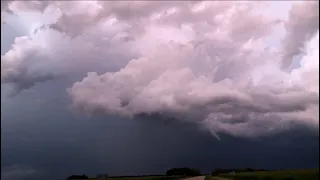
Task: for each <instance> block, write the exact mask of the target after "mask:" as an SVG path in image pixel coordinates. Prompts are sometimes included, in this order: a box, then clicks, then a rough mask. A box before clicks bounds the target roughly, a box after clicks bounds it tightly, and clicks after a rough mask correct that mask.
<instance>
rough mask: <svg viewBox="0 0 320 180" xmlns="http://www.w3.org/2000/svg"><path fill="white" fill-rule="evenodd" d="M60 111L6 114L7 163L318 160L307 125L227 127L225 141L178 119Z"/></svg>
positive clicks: (45, 167) (134, 168) (147, 165)
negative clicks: (247, 133) (22, 119)
mask: <svg viewBox="0 0 320 180" xmlns="http://www.w3.org/2000/svg"><path fill="white" fill-rule="evenodd" d="M39 118H41V116H40V117H39ZM56 118H58V119H59V120H56V122H55V123H46V124H45V123H44V122H42V123H41V122H40V124H39V123H38V124H32V123H29V124H28V126H27V127H26V126H24V127H20V128H17V127H16V126H15V127H13V126H12V125H10V123H6V121H4V122H3V121H2V124H1V125H2V128H3V129H6V130H5V131H3V132H2V135H3V136H2V137H3V138H2V153H1V158H2V161H1V168H2V169H3V168H5V167H9V166H12V165H21V166H24V167H25V166H26V167H32V168H34V169H36V171H37V172H39V173H40V174H38V175H37V174H35V175H34V176H30V177H26V178H25V180H29V179H30V180H31V179H32V180H37V179H38V178H39V179H41V178H43V177H44V176H50V177H57V179H58V178H65V177H66V176H68V175H70V174H79V173H85V174H88V175H95V174H97V173H109V174H110V175H142V174H163V173H164V172H165V171H166V170H167V169H168V168H172V167H185V166H187V167H196V168H200V169H201V171H202V172H203V173H208V172H210V171H211V170H212V169H213V168H218V167H220V168H231V167H254V168H270V169H277V168H314V167H319V161H318V159H319V136H318V135H317V134H315V133H314V132H310V131H307V130H306V129H304V128H296V129H295V130H291V131H287V132H282V133H281V134H277V135H276V136H269V137H264V138H260V139H254V140H253V139H252V140H248V139H241V138H235V137H231V136H228V135H223V134H221V135H220V137H221V139H222V140H221V141H219V140H217V139H215V138H214V137H213V136H212V135H211V134H209V133H205V132H204V131H200V130H199V128H197V127H196V126H194V125H188V124H181V123H179V122H177V121H161V120H159V121H157V120H154V119H148V118H144V119H140V120H135V121H131V120H127V119H119V118H111V117H109V118H107V117H100V118H97V119H95V120H92V119H91V120H89V119H84V118H80V119H76V118H74V117H73V119H70V118H71V117H70V116H69V118H68V117H67V116H66V114H61V115H58V116H56ZM38 120H39V119H35V120H34V121H38ZM76 122H77V123H76ZM37 127H41V128H37ZM50 127H51V128H50ZM30 130H32V131H30ZM16 131H19V133H16ZM35 178H36V179H35ZM21 180H22V179H21Z"/></svg>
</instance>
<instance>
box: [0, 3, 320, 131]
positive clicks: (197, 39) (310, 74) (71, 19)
mask: <svg viewBox="0 0 320 180" xmlns="http://www.w3.org/2000/svg"><path fill="white" fill-rule="evenodd" d="M14 3H15V2H13V3H12V4H11V5H9V6H8V7H9V9H10V7H11V10H12V11H13V12H15V14H19V13H20V14H21V12H23V11H24V12H26V11H36V10H34V9H35V8H36V9H37V12H38V13H39V12H40V13H39V14H42V16H46V13H49V12H51V13H52V12H55V18H53V17H52V18H51V19H50V21H47V22H46V23H44V20H39V22H42V24H41V23H38V24H40V25H39V27H40V28H36V29H34V26H33V27H30V28H31V30H30V32H32V33H30V35H29V37H20V38H17V40H16V41H15V44H14V45H13V46H12V49H11V50H10V51H9V52H7V53H6V54H5V55H3V56H2V59H4V60H2V61H3V65H1V70H2V72H4V73H1V80H2V83H13V84H16V85H20V86H19V87H21V84H23V83H25V82H28V84H29V85H28V86H22V87H24V88H30V87H31V86H32V85H35V82H41V81H43V80H44V79H46V77H48V75H49V76H50V77H52V78H54V77H56V76H67V75H68V74H69V73H71V72H79V71H82V72H84V73H87V75H86V76H85V77H83V79H81V80H80V81H78V82H75V83H74V84H73V85H71V86H70V88H69V89H68V90H67V92H68V93H69V95H70V96H71V99H72V103H73V106H74V107H75V108H77V109H80V110H83V111H85V112H87V113H95V112H99V113H101V112H102V113H106V114H116V115H121V116H128V117H134V116H137V115H142V114H144V115H146V114H147V115H148V114H149V115H153V114H160V115H163V116H169V117H174V118H175V119H177V120H181V121H188V122H194V123H195V124H198V125H200V126H202V127H204V128H205V129H207V130H209V131H211V132H212V133H214V134H215V133H219V132H223V133H228V134H231V135H235V136H244V137H253V136H259V135H265V134H269V133H273V132H278V131H282V130H286V129H289V128H290V127H291V126H292V125H294V124H303V125H309V126H310V127H316V126H317V125H318V124H319V120H318V117H319V115H318V110H317V109H318V106H319V101H318V97H319V90H318V86H319V83H318V80H319V75H318V73H319V68H318V64H319V50H318V41H319V24H318V19H319V17H318V13H317V12H318V11H319V6H318V4H317V3H313V2H289V3H286V4H284V3H277V2H264V3H260V2H259V3H257V2H254V1H252V2H238V1H236V2H232V1H226V2H218V1H210V2H182V1H177V2H167V1H164V2H148V1H141V2H140V1H134V2H107V1H106V2H99V1H98V2H97V1H88V2H86V1H79V2H74V1H68V2H48V3H46V4H43V5H41V6H40V5H39V6H31V5H29V6H27V5H25V6H22V5H19V6H18V5H14ZM19 3H22V2H19ZM268 5H270V6H269V7H275V6H284V5H286V6H289V8H281V7H280V9H288V11H287V12H280V11H279V12H278V11H276V10H275V11H272V10H273V9H268V8H265V7H268ZM22 7H23V8H22ZM26 7H28V8H26ZM308 9H309V10H308ZM21 18H23V17H21ZM34 24H37V23H34ZM32 28H33V29H32ZM270 39H273V42H270ZM277 44H280V46H278V45H277ZM296 55H301V56H302V57H303V58H302V59H301V62H300V64H301V67H300V68H298V69H294V70H292V71H287V70H286V68H283V67H284V66H289V65H290V62H292V59H293V57H294V56H296ZM92 64H99V65H103V66H108V67H121V68H120V69H117V68H113V70H112V71H108V72H104V73H101V71H100V70H94V69H90V72H89V71H88V68H86V67H88V66H90V65H92ZM116 64H117V65H116ZM31 82H33V83H31Z"/></svg>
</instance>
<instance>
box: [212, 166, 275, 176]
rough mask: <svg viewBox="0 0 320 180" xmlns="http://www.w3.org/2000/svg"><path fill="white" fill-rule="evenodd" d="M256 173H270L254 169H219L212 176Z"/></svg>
mask: <svg viewBox="0 0 320 180" xmlns="http://www.w3.org/2000/svg"><path fill="white" fill-rule="evenodd" d="M233 171H234V172H236V173H237V172H256V171H269V170H267V169H253V168H242V169H241V168H239V169H237V168H233V169H222V168H217V169H214V170H213V171H212V173H211V175H212V176H217V175H219V174H226V173H230V172H233Z"/></svg>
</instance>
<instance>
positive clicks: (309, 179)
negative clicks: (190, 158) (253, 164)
mask: <svg viewBox="0 0 320 180" xmlns="http://www.w3.org/2000/svg"><path fill="white" fill-rule="evenodd" d="M218 177H223V178H228V179H233V180H319V169H308V170H281V171H280V170H279V171H260V172H243V173H236V175H234V176H232V175H227V174H222V175H219V176H218ZM213 179H214V178H213ZM216 179H218V178H216Z"/></svg>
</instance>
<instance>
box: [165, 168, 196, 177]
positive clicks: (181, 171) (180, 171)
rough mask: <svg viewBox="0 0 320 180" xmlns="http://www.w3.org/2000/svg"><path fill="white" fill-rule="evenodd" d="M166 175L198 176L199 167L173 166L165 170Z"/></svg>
mask: <svg viewBox="0 0 320 180" xmlns="http://www.w3.org/2000/svg"><path fill="white" fill-rule="evenodd" d="M166 175H167V176H200V175H201V172H200V170H199V169H192V168H173V169H169V170H168V171H167V172H166Z"/></svg>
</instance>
